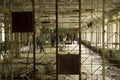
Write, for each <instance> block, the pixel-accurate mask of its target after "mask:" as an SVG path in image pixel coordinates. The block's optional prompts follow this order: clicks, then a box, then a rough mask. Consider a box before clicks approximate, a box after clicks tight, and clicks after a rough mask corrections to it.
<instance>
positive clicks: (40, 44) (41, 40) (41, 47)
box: [38, 33, 44, 52]
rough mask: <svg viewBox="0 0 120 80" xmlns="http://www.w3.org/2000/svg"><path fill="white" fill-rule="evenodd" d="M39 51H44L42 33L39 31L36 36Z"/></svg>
mask: <svg viewBox="0 0 120 80" xmlns="http://www.w3.org/2000/svg"><path fill="white" fill-rule="evenodd" d="M38 40H39V48H40V52H44V35H43V34H42V33H41V34H40V35H39V37H38Z"/></svg>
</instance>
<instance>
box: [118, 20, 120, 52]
mask: <svg viewBox="0 0 120 80" xmlns="http://www.w3.org/2000/svg"><path fill="white" fill-rule="evenodd" d="M118 24H119V25H118V27H119V31H118V32H119V43H120V19H119V22H118ZM119 50H120V44H119Z"/></svg>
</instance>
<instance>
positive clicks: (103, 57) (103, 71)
mask: <svg viewBox="0 0 120 80" xmlns="http://www.w3.org/2000/svg"><path fill="white" fill-rule="evenodd" d="M104 19H105V0H103V11H102V51H103V52H102V64H103V66H102V75H103V76H102V78H103V80H105V55H104V49H105V45H104V43H105V41H104V33H105V31H104V28H105V27H104V25H105V21H104Z"/></svg>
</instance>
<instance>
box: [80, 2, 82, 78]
mask: <svg viewBox="0 0 120 80" xmlns="http://www.w3.org/2000/svg"><path fill="white" fill-rule="evenodd" d="M79 57H80V58H79V61H80V65H79V68H80V72H79V80H81V66H82V64H81V0H79Z"/></svg>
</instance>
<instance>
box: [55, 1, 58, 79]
mask: <svg viewBox="0 0 120 80" xmlns="http://www.w3.org/2000/svg"><path fill="white" fill-rule="evenodd" d="M55 6H56V8H55V10H56V80H58V0H55Z"/></svg>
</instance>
